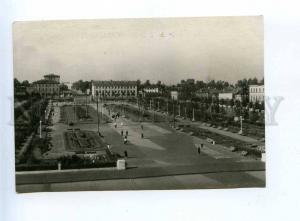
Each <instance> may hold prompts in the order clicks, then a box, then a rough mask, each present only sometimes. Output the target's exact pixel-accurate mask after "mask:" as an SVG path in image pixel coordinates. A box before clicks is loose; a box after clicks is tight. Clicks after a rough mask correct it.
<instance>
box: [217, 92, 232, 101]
mask: <svg viewBox="0 0 300 221" xmlns="http://www.w3.org/2000/svg"><path fill="white" fill-rule="evenodd" d="M219 99H220V100H222V99H223V100H232V99H233V93H232V92H220V93H219Z"/></svg>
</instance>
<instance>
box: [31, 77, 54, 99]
mask: <svg viewBox="0 0 300 221" xmlns="http://www.w3.org/2000/svg"><path fill="white" fill-rule="evenodd" d="M33 88H34V92H36V93H39V94H40V95H41V96H44V97H56V96H59V83H58V82H56V81H51V80H45V79H43V80H39V81H35V82H33Z"/></svg>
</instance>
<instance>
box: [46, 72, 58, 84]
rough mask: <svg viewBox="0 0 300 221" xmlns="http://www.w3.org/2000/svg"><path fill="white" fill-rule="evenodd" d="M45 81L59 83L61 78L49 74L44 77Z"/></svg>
mask: <svg viewBox="0 0 300 221" xmlns="http://www.w3.org/2000/svg"><path fill="white" fill-rule="evenodd" d="M44 79H45V80H48V81H55V82H57V83H59V81H60V76H59V75H56V74H47V75H44Z"/></svg>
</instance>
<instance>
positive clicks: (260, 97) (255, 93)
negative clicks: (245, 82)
mask: <svg viewBox="0 0 300 221" xmlns="http://www.w3.org/2000/svg"><path fill="white" fill-rule="evenodd" d="M264 100H265V86H264V85H249V101H250V102H253V103H255V102H259V103H262V102H264Z"/></svg>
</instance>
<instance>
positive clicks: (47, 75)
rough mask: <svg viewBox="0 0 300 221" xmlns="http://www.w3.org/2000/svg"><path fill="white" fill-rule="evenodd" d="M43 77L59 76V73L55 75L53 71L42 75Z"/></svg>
mask: <svg viewBox="0 0 300 221" xmlns="http://www.w3.org/2000/svg"><path fill="white" fill-rule="evenodd" d="M44 77H60V76H59V75H56V74H53V73H51V74H46V75H44Z"/></svg>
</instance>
